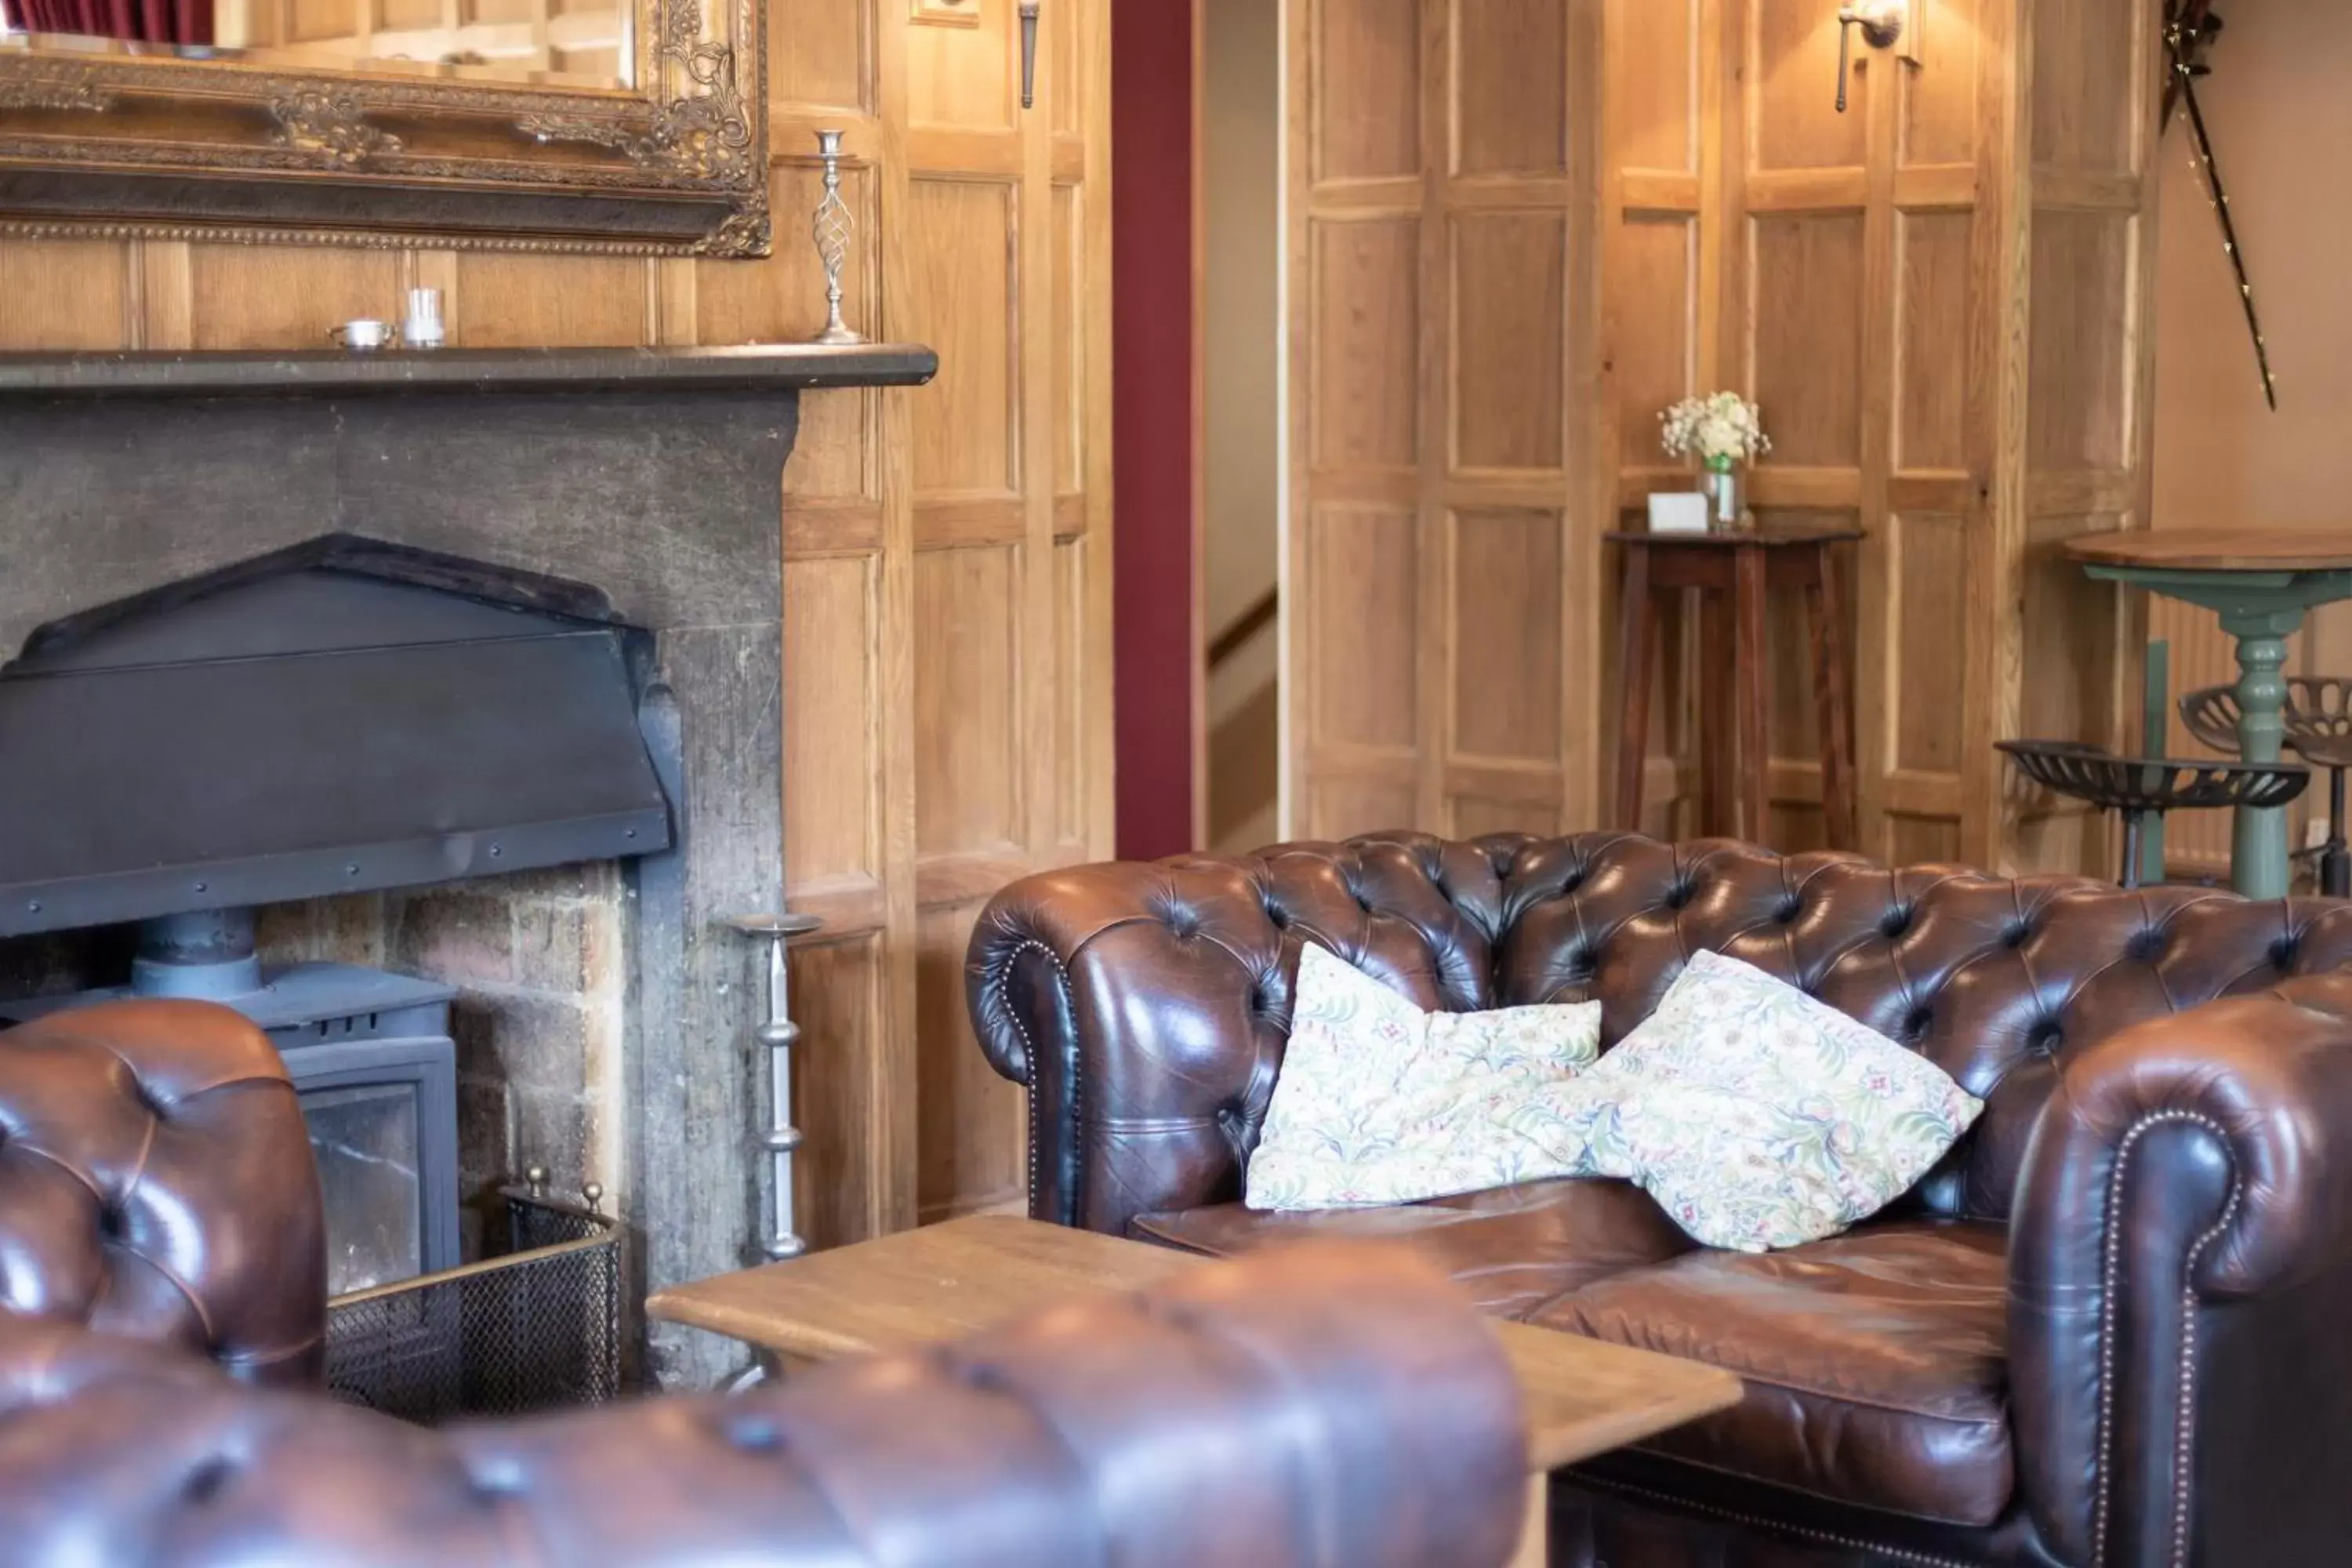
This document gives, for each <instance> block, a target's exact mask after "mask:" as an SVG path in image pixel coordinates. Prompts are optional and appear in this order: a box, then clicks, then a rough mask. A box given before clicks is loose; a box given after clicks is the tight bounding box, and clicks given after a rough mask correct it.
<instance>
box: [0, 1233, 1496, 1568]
mask: <svg viewBox="0 0 2352 1568" xmlns="http://www.w3.org/2000/svg"><path fill="white" fill-rule="evenodd" d="M192 1374H193V1375H192ZM1527 1464H1528V1455H1527V1449H1526V1441H1525V1437H1524V1435H1523V1427H1522V1422H1521V1417H1520V1413H1519V1406H1518V1394H1517V1385H1516V1384H1515V1382H1514V1380H1513V1377H1512V1374H1511V1371H1510V1368H1509V1365H1508V1363H1507V1362H1506V1360H1505V1359H1504V1355H1503V1352H1502V1350H1501V1347H1500V1346H1499V1345H1498V1344H1497V1343H1496V1340H1495V1338H1494V1335H1493V1332H1492V1331H1491V1330H1490V1329H1489V1328H1488V1327H1487V1326H1486V1324H1485V1323H1484V1322H1483V1321H1482V1320H1480V1319H1479V1318H1478V1317H1477V1316H1476V1314H1475V1312H1474V1311H1473V1310H1471V1308H1470V1307H1469V1305H1468V1303H1466V1302H1465V1301H1464V1300H1462V1299H1461V1298H1460V1297H1459V1296H1458V1295H1456V1294H1455V1293H1454V1289H1453V1288H1452V1287H1451V1286H1450V1285H1449V1284H1448V1283H1447V1282H1446V1280H1445V1279H1444V1277H1443V1276H1442V1275H1441V1274H1440V1273H1438V1272H1437V1271H1436V1270H1435V1269H1434V1268H1433V1267H1432V1266H1430V1265H1428V1264H1426V1263H1423V1262H1422V1261H1420V1260H1419V1259H1417V1258H1414V1257H1412V1255H1411V1254H1409V1253H1408V1252H1406V1251H1405V1250H1404V1249H1402V1248H1381V1247H1368V1246H1363V1245H1360V1244H1359V1245H1348V1244H1338V1243H1318V1244H1311V1245H1307V1246H1303V1247H1294V1248H1286V1249H1282V1250H1279V1251H1273V1252H1268V1253H1266V1254H1264V1255H1261V1256H1259V1257H1255V1258H1250V1259H1247V1260H1244V1261H1241V1262H1236V1263H1231V1264H1209V1265H1203V1266H1202V1267H1200V1268H1195V1269H1188V1270H1185V1271H1183V1272H1181V1273H1180V1274H1179V1275H1177V1276H1175V1277H1173V1278H1171V1279H1169V1280H1168V1281H1166V1282H1164V1283H1162V1284H1160V1285H1159V1286H1156V1287H1154V1288H1153V1289H1151V1290H1150V1291H1149V1292H1147V1293H1145V1294H1143V1295H1140V1296H1114V1295H1102V1296H1096V1297H1092V1298H1088V1299H1085V1300H1076V1301H1073V1302H1072V1303H1070V1304H1068V1305H1066V1306H1065V1307H1063V1308H1061V1309H1059V1310H1055V1311H1051V1312H1048V1313H1045V1314H1044V1315H1042V1316H1040V1317H1038V1318H1035V1319H1033V1320H1031V1321H1027V1322H1024V1323H1017V1324H1013V1325H1011V1326H1009V1327H1007V1328H1004V1329H1001V1330H997V1331H991V1332H989V1333H986V1334H983V1335H982V1336H979V1337H978V1338H975V1339H972V1340H968V1341H965V1342H962V1343H961V1344H956V1345H949V1346H941V1347H931V1348H926V1349H922V1350H917V1351H909V1352H903V1353H899V1354H895V1355H888V1356H882V1357H877V1358H874V1359H871V1360H864V1361H850V1362H842V1363H835V1364H833V1365H830V1366H826V1367H823V1368H820V1369H818V1370H817V1371H815V1372H813V1373H807V1374H805V1375H795V1376H793V1378H791V1379H789V1380H786V1381H785V1382H782V1383H781V1384H767V1385H763V1386H761V1387H760V1388H758V1389H755V1390H753V1391H751V1392H750V1393H748V1394H742V1395H739V1396H736V1397H733V1398H720V1397H709V1396H704V1397H680V1398H670V1399H656V1400H651V1401H647V1402H645V1403H642V1404H638V1405H622V1406H614V1407H611V1408H607V1409H604V1410H598V1411H590V1412H583V1413H579V1414H575V1415H565V1416H560V1417H554V1418H545V1419H540V1420H535V1421H523V1422H511V1423H506V1424H501V1425H495V1426H472V1427H465V1428H459V1429H457V1430H453V1431H451V1432H447V1433H432V1432H425V1431H422V1430H419V1429H417V1428H415V1427H410V1426H403V1425H401V1424H399V1423H396V1422H394V1421H391V1420H388V1419H386V1418H384V1417H382V1416H378V1415H373V1414H372V1413H369V1412H366V1411H362V1410H358V1409H354V1408H352V1407H348V1406H343V1405H333V1404H331V1403H329V1402H328V1401H326V1400H324V1399H323V1398H319V1397H316V1396H296V1395H290V1394H269V1393H259V1392H256V1391H252V1390H247V1389H240V1388H236V1387H235V1386H234V1385H233V1384H229V1383H227V1382H226V1380H223V1379H221V1378H219V1377H218V1376H217V1375H216V1374H214V1373H211V1372H210V1371H209V1369H206V1368H205V1367H204V1366H202V1365H201V1364H200V1363H195V1362H194V1361H191V1360H188V1359H186V1358H183V1357H174V1356H171V1355H169V1354H168V1353H167V1352H162V1351H159V1350H157V1349H155V1348H154V1347H152V1346H145V1345H138V1344H133V1343H129V1342H113V1343H108V1342H103V1339H102V1337H101V1336H95V1335H91V1334H89V1333H87V1332H86V1331H80V1330H77V1329H68V1328H65V1327H62V1326H58V1325H40V1324H18V1325H16V1326H14V1327H13V1328H12V1327H8V1326H5V1325H0V1541H5V1542H8V1549H7V1560H8V1561H9V1562H10V1563H24V1564H27V1565H28V1568H30V1565H44V1568H46V1565H49V1564H56V1565H58V1568H64V1565H65V1564H68V1563H116V1562H122V1563H129V1562H139V1563H153V1564H156V1565H157V1568H197V1565H199V1564H204V1565H212V1564H221V1565H224V1568H225V1565H226V1564H228V1563H249V1562H255V1561H263V1560H267V1561H269V1562H284V1563H313V1562H315V1563H330V1562H332V1563H360V1562H364V1563H381V1564H385V1565H396V1564H416V1565H418V1568H488V1565H491V1564H505V1563H533V1564H544V1565H546V1568H565V1565H572V1564H577V1565H580V1568H587V1565H589V1564H594V1565H596V1568H632V1565H635V1564H648V1565H649V1564H655V1563H665V1564H678V1563H706V1562H707V1563H718V1562H749V1561H755V1560H756V1561H758V1562H761V1563H773V1564H777V1565H779V1568H782V1565H785V1564H790V1563H812V1564H814V1563H851V1562H856V1563H866V1562H877V1563H878V1562H884V1561H887V1562H890V1563H898V1564H901V1565H903V1568H998V1565H1000V1564H1004V1563H1037V1564H1041V1565H1042V1564H1055V1563H1108V1562H1117V1563H1124V1564H1129V1565H1130V1568H1188V1565H1190V1564H1195V1563H1243V1562H1246V1563H1254V1564H1259V1565H1261V1568H1294V1565H1295V1568H1307V1565H1309V1564H1325V1563H1347V1564H1349V1565H1351V1568H1495V1565H1496V1564H1499V1563H1503V1562H1504V1561H1505V1560H1506V1558H1507V1556H1508V1555H1509V1553H1510V1552H1511V1549H1512V1547H1513V1544H1514V1542H1515V1540H1516V1537H1517V1524H1518V1521H1519V1517H1520V1511H1521V1507H1522V1501H1523V1499H1524V1497H1525V1489H1526V1475H1527V1468H1526V1467H1527Z"/></svg>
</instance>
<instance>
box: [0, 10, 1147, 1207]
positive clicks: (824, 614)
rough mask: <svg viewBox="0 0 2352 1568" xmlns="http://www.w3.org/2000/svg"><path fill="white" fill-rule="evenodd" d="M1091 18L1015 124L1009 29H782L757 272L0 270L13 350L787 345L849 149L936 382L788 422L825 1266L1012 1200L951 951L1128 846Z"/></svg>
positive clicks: (785, 500)
mask: <svg viewBox="0 0 2352 1568" xmlns="http://www.w3.org/2000/svg"><path fill="white" fill-rule="evenodd" d="M1109 8H1110V0H1052V3H1051V4H1050V5H1048V6H1047V14H1048V18H1049V19H1048V21H1047V23H1046V26H1045V28H1044V29H1043V31H1044V35H1045V36H1044V37H1043V38H1042V39H1041V47H1040V51H1039V54H1040V58H1039V61H1038V68H1037V101H1036V106H1035V108H1034V109H1033V110H1027V111H1024V110H1022V109H1021V108H1020V102H1019V97H1018V82H1019V69H1020V49H1019V28H1018V26H1017V22H1016V19H1015V5H1014V0H971V3H970V4H969V5H965V6H963V7H960V8H958V9H959V10H960V11H971V10H974V9H976V11H977V15H978V18H979V20H978V25H977V26H965V25H963V24H962V21H961V16H958V15H956V14H955V13H950V16H949V20H948V22H947V24H946V25H941V24H940V23H938V22H932V21H926V20H924V19H922V18H921V17H920V16H919V15H918V14H917V12H916V11H915V9H914V8H913V7H910V6H909V5H908V4H907V3H906V0H778V3H777V4H776V5H775V6H774V7H773V14H772V20H771V27H770V48H771V53H772V58H771V68H770V72H769V79H770V83H771V92H772V101H771V103H770V105H769V124H770V130H771V133H772V134H771V149H772V155H773V159H774V163H773V168H772V194H773V198H774V205H775V211H776V217H777V222H776V228H777V239H776V250H775V254H774V255H773V256H772V257H771V258H767V259H764V260H760V261H747V262H695V261H686V260H635V259H628V258H562V257H549V256H527V255H525V256H509V255H500V254H489V253H472V252H469V253H463V254H460V253H456V252H449V251H430V250H397V249H383V250H367V249H284V248H275V247H247V246H237V245H190V244H184V243H176V242H163V241H136V240H133V241H126V242H119V243H96V242H74V243H55V242H37V241H29V240H18V239H5V240H0V349H69V348H91V349H111V348H122V347H145V348H224V349H227V348H262V347H277V346H281V345H287V346H290V345H300V346H309V345H312V344H316V343H319V342H323V341H324V334H325V332H326V330H327V328H328V326H329V325H330V324H331V323H333V322H335V321H342V320H344V319H347V318H349V317H352V316H356V315H362V314H376V315H380V314H386V313H389V312H390V311H391V310H392V309H393V304H394V300H395V299H396V298H397V294H396V290H397V289H401V288H403V287H405V286H408V285H412V284H431V285H434V286H436V287H439V288H441V289H444V290H445V292H446V296H447V298H446V310H447V311H448V315H449V319H450V322H451V326H452V330H453V332H454V334H455V340H456V341H457V342H463V343H475V344H493V343H522V344H535V343H546V344H583V343H606V342H611V343H629V342H660V343H674V344H691V343H729V342H747V341H753V340H759V339H767V340H777V339H788V338H796V337H804V336H806V335H808V334H809V333H811V332H813V331H814V330H815V329H816V328H817V326H818V325H819V324H821V322H822V320H823V315H824V310H823V295H822V289H821V282H820V279H819V276H818V272H817V268H816V264H815V260H814V255H813V252H812V250H811V247H809V245H808V243H807V241H806V237H805V215H806V214H807V213H808V212H809V211H810V209H811V208H812V207H813V206H814V202H815V195H816V189H817V182H816V172H815V161H814V158H813V157H812V156H810V155H809V153H810V152H811V151H813V149H814V136H813V134H812V133H813V132H814V130H815V129H816V128H817V127H819V126H825V127H830V128H840V129H842V130H844V131H845V132H846V136H845V153H846V157H845V167H844V171H843V195H844V197H845V200H846V201H847V202H848V203H849V204H850V206H851V209H852V212H853V213H854V215H855V216H856V226H857V232H856V239H855V240H854V242H853V247H852V256H853V262H852V266H851V269H850V275H849V277H848V278H847V279H846V280H845V281H846V285H847V293H848V300H847V308H848V313H849V316H850V319H851V321H853V322H854V323H855V324H856V325H858V326H859V327H861V328H862V329H864V330H866V331H868V332H869V333H871V334H873V335H876V336H880V337H900V338H907V337H915V338H920V339H922V340H923V341H928V342H931V343H932V344H933V345H934V346H936V347H937V348H938V349H939V350H940V358H941V374H940V380H939V382H938V383H937V384H934V385H932V386H929V387H924V388H919V389H914V390H908V391H892V392H827V393H814V394H810V395H806V396H804V397H803V400H802V409H801V429H800V437H799V442H798V446H797V447H796V449H795V452H794V454H793V459H792V462H791V464H790V466H789V468H788V469H787V471H786V473H785V475H784V479H783V486H782V490H783V494H782V507H781V521H780V526H781V528H782V539H783V546H784V551H785V561H786V563H785V571H784V590H783V595H784V599H783V604H782V605H781V606H780V613H781V615H782V618H783V625H784V635H785V689H784V691H783V692H782V694H781V695H782V701H783V714H784V750H785V759H784V761H785V767H784V776H785V800H784V813H785V840H786V851H785V853H786V870H787V874H788V877H789V879H790V896H791V897H792V899H793V904H794V906H795V907H796V908H798V909H801V910H806V911H807V912H810V913H814V914H817V915H820V916H822V917H823V918H824V920H825V921H826V929H825V930H824V932H823V933H822V934H821V935H820V936H819V937H818V938H816V939H815V940H814V942H813V943H812V944H811V945H809V946H807V947H805V948H803V949H799V950H796V952H795V956H794V959H793V975H792V984H793V1009H794V1013H795V1015H796V1016H797V1017H798V1018H799V1020H800V1022H801V1023H802V1026H803V1044H802V1046H801V1047H799V1049H798V1052H797V1058H796V1068H797V1074H796V1076H797V1077H798V1079H799V1085H798V1092H799V1094H800V1096H801V1103H800V1106H799V1108H798V1111H797V1116H796V1120H797V1121H798V1122H799V1124H800V1125H801V1127H802V1128H803V1131H805V1133H806V1135H807V1142H806V1145H805V1147H804V1152H803V1156H802V1158H803V1161H804V1163H805V1167H804V1168H805V1174H804V1176H803V1180H802V1181H801V1183H800V1184H799V1194H800V1201H801V1204H802V1205H803V1206H802V1212H801V1214H800V1215H799V1227H800V1229H801V1230H802V1232H803V1234H804V1235H807V1236H809V1237H812V1239H813V1240H814V1241H815V1242H816V1243H817V1244H818V1245H821V1246H822V1245H833V1244H837V1243H840V1242H845V1241H850V1240H855V1239H857V1238H859V1237H866V1236H869V1235H873V1234H877V1233H878V1232H881V1231H885V1230H888V1229H893V1228H898V1227H901V1226H907V1225H909V1224H912V1223H914V1222H915V1220H916V1219H917V1218H918V1217H919V1216H920V1217H929V1216H935V1215H944V1214H948V1213H952V1212H958V1211H961V1210H963V1209H967V1208H973V1207H979V1206H983V1205H989V1204H993V1203H999V1202H1002V1201H1004V1200H1005V1199H1008V1198H1011V1197H1013V1196H1016V1195H1017V1194H1018V1193H1019V1189H1020V1183H1021V1173H1022V1169H1023V1151H1022V1143H1021V1140H1022V1137H1023V1119H1022V1114H1021V1106H1020V1100H1019V1098H1018V1091H1017V1090H1015V1089H1013V1088H1012V1087H1011V1086H1009V1085H1006V1084H1004V1083H1003V1082H1002V1081H1001V1080H999V1079H995V1078H994V1076H993V1075H992V1074H990V1073H989V1072H987V1070H986V1068H985V1064H984V1063H983V1062H982V1060H981V1058H980V1055H979V1052H978V1050H977V1048H976V1047H974V1046H973V1045H972V1043H971V1038H970V1036H969V1032H968V1026H967V1024H966V1022H965V1019H964V1015H963V1003H962V981H961V958H962V951H963V942H964V936H965V933H966V931H968V929H969V926H970V922H971V916H972V913H973V912H974V910H976V909H977V907H978V905H979V903H980V902H981V901H982V900H984V899H985V898H986V897H987V895H988V894H989V893H991V892H992V891H993V890H994V889H995V888H996V887H998V886H1000V885H1001V884H1002V883H1003V882H1004V881H1006V880H1008V879H1011V878H1013V876H1016V875H1019V874H1021V873H1022V872H1024V871H1025V870H1027V869H1029V868H1033V867H1036V866H1042V865H1048V864H1059V863H1067V862H1071V861H1076V860H1083V859H1089V858H1097V857H1101V856H1106V855H1108V852H1109V849H1110V805H1111V802H1110V795H1109V783H1110V758H1109V750H1108V747H1109V738H1110V726H1109V710H1110V686H1109V674H1110V671H1109V658H1108V648H1109V620H1108V610H1109V601H1108V586H1109V578H1108V563H1109V533H1108V530H1109V527H1110V515H1109V495H1110V490H1109V483H1108V480H1109V462H1110V444H1109V440H1108V425H1107V420H1108V342H1109V339H1108V315H1107V309H1108V290H1107V288H1106V287H1105V279H1107V278H1108V216H1109V206H1108V200H1107V195H1108V184H1107V181H1108V156H1107V153H1108V102H1107V100H1106V99H1105V97H1104V89H1105V86H1106V84H1107V82H1108V43H1109V32H1108V27H1109ZM556 569H558V570H560V565H559V566H558V567H557V568H556ZM753 1131H755V1130H754V1129H750V1128H747V1129H745V1130H744V1133H745V1136H747V1137H749V1136H751V1134H752V1133H753ZM919 1148H920V1150H921V1153H920V1155H919V1154H918V1149H919Z"/></svg>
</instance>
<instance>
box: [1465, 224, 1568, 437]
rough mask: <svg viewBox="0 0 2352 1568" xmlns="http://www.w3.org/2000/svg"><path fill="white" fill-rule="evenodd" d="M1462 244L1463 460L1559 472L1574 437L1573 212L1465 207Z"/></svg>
mask: <svg viewBox="0 0 2352 1568" xmlns="http://www.w3.org/2000/svg"><path fill="white" fill-rule="evenodd" d="M1453 252H1454V254H1453V263H1454V266H1453V276H1452V278H1451V279H1450V280H1449V285H1450V286H1449V294H1450V296H1451V298H1452V300H1453V304H1454V331H1453V341H1454V365H1453V374H1452V376H1451V378H1450V379H1451V381H1452V386H1451V387H1450V389H1449V390H1450V392H1451V394H1452V395H1451V396H1450V397H1449V398H1448V400H1447V401H1448V404H1449V405H1450V407H1451V409H1452V420H1451V425H1452V431H1453V449H1454V465H1455V467H1457V468H1485V469H1492V470H1496V471H1498V472H1504V471H1511V470H1521V471H1529V470H1532V471H1546V472H1556V471H1557V470H1558V469H1559V467H1560V465H1561V463H1562V461H1563V460H1564V454H1565V452H1566V442H1567V418H1566V415H1567V410H1566V409H1565V407H1564V406H1563V405H1562V398H1563V396H1564V395H1565V391H1566V384H1567V358H1568V352H1567V351H1568V345H1567V341H1566V323H1565V321H1564V320H1563V312H1564V310H1565V308H1566V303H1567V301H1566V293H1567V277H1568V224H1567V221H1566V219H1565V217H1564V216H1562V215H1560V214H1558V213H1487V212H1478V213H1465V214H1462V215H1461V216H1458V217H1456V218H1455V219H1454V225H1453Z"/></svg>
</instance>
